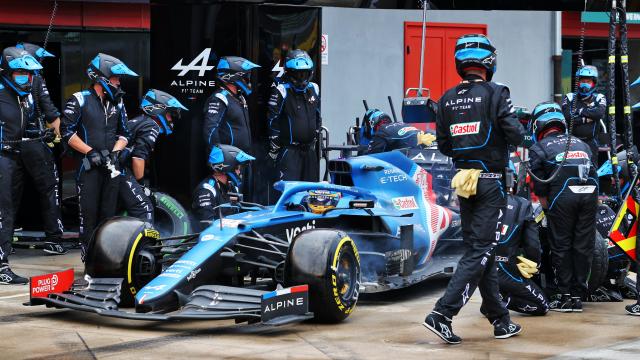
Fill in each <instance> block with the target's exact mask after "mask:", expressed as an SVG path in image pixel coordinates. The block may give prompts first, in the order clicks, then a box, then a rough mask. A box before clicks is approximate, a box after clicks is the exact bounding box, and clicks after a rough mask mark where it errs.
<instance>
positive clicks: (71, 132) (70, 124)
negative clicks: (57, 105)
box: [60, 96, 91, 154]
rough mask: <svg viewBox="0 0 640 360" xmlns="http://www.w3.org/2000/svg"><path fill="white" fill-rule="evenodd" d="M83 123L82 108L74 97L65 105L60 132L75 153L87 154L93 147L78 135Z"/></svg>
mask: <svg viewBox="0 0 640 360" xmlns="http://www.w3.org/2000/svg"><path fill="white" fill-rule="evenodd" d="M81 123H82V108H81V107H80V103H79V102H78V99H77V98H76V97H75V96H72V97H71V98H70V99H69V100H68V101H67V104H66V105H65V108H64V114H63V115H62V122H61V125H60V131H61V133H62V139H63V140H64V141H65V142H67V144H69V146H70V147H71V148H72V149H74V150H75V151H77V152H79V153H81V154H87V153H88V152H89V151H91V146H89V145H87V144H86V143H85V142H84V141H82V139H81V138H80V137H79V136H78V134H77V133H76V131H77V129H78V126H79V125H80V124H81Z"/></svg>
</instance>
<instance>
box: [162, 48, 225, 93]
mask: <svg viewBox="0 0 640 360" xmlns="http://www.w3.org/2000/svg"><path fill="white" fill-rule="evenodd" d="M210 60H211V48H205V49H204V50H202V52H200V54H198V55H196V56H195V57H194V58H193V60H191V61H189V63H188V64H186V65H185V62H187V60H185V58H181V59H180V60H178V62H176V63H175V65H173V67H171V70H173V71H177V72H178V73H177V74H176V77H175V78H174V79H173V80H172V81H171V87H172V88H176V89H178V91H179V92H180V93H181V94H185V95H200V94H204V93H205V91H206V89H208V88H213V87H214V86H215V84H216V82H215V80H214V79H215V76H214V75H213V74H211V73H210V71H212V70H213V69H214V68H215V65H212V64H210V63H209V61H210Z"/></svg>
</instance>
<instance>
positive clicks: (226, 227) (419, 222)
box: [136, 151, 460, 305]
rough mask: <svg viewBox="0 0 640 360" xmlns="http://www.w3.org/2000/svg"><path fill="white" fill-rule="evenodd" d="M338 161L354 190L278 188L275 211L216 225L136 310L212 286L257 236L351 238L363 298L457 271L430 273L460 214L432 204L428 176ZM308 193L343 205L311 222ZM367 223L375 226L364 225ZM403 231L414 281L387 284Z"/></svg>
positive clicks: (381, 163) (395, 158) (411, 167)
mask: <svg viewBox="0 0 640 360" xmlns="http://www.w3.org/2000/svg"><path fill="white" fill-rule="evenodd" d="M340 161H341V162H342V163H343V164H344V166H348V167H349V168H350V181H352V184H353V185H351V184H349V186H343V185H338V184H334V183H326V182H321V183H311V182H290V181H289V182H279V183H277V184H276V189H277V190H279V191H281V192H282V196H281V197H280V200H279V201H278V202H277V203H276V204H275V205H274V206H270V207H267V208H264V209H259V210H256V211H248V212H243V213H238V214H234V215H230V216H227V217H225V218H224V219H222V220H216V221H214V222H213V223H212V224H211V226H210V227H208V228H207V229H206V230H205V231H203V232H202V233H201V234H200V235H199V240H198V242H197V244H196V245H194V246H193V248H191V249H190V250H189V251H188V252H186V253H185V254H184V255H182V256H181V257H180V258H179V259H178V260H177V261H175V262H174V263H173V264H172V265H171V266H169V267H168V268H166V269H165V270H164V271H163V272H162V273H161V274H160V275H159V276H157V277H156V278H154V279H153V280H152V281H151V282H149V283H148V284H147V285H146V286H144V287H143V288H142V289H140V291H139V292H138V293H137V295H136V303H137V304H138V305H142V304H144V305H147V304H152V303H153V302H155V301H161V300H162V298H163V297H166V296H167V295H168V294H171V293H172V292H173V291H174V290H178V291H185V292H188V291H189V289H192V288H193V287H195V286H199V285H202V284H206V283H207V281H211V277H210V276H207V275H212V274H213V273H214V272H216V271H218V268H219V267H221V261H222V260H220V258H221V257H222V256H221V254H222V253H226V254H234V251H238V248H234V246H236V245H237V241H238V240H237V239H238V237H239V236H240V237H241V236H242V234H249V233H253V232H257V233H267V234H274V235H275V234H278V233H279V234H281V235H280V236H281V237H282V238H285V237H286V238H287V240H288V242H289V243H291V242H292V240H294V239H295V236H296V235H298V234H299V233H300V232H302V231H306V230H310V229H315V228H322V227H323V226H326V227H330V228H335V229H339V230H342V231H344V232H346V233H347V234H348V235H349V236H350V237H351V238H352V239H353V240H354V241H355V243H356V245H357V247H358V251H359V252H360V255H361V258H362V260H361V263H362V264H361V265H362V267H363V283H364V284H365V289H364V291H365V292H366V291H367V290H368V291H371V292H374V291H383V290H386V289H390V288H398V287H403V286H408V285H411V284H413V283H415V282H418V281H421V280H423V279H425V278H426V277H428V276H430V275H432V274H435V273H442V272H443V268H444V267H450V268H452V267H454V266H455V265H454V264H455V263H456V260H457V258H456V257H455V256H452V257H450V259H449V260H447V261H446V265H442V266H437V267H434V268H433V269H431V270H429V269H430V266H429V265H433V264H432V263H433V261H429V260H430V259H432V258H433V255H434V252H435V250H436V244H437V243H438V241H439V238H440V237H441V236H442V235H443V234H445V233H449V234H451V233H452V232H453V233H457V234H459V223H460V221H459V217H458V215H457V214H456V213H455V212H453V211H451V210H449V209H445V208H444V207H441V206H438V205H436V204H434V203H433V202H431V201H429V194H428V192H429V191H430V190H429V188H428V186H427V184H428V183H429V181H428V180H429V174H428V173H427V172H426V171H425V170H424V169H422V168H421V167H420V166H419V165H417V164H416V163H415V162H413V161H411V160H409V159H408V158H407V157H406V156H405V155H404V154H402V153H400V152H397V151H394V152H387V153H381V154H375V155H368V156H360V157H354V158H350V159H346V160H340ZM342 179H343V181H344V177H343V178H342ZM309 190H330V191H336V192H340V193H341V194H342V197H341V199H340V201H339V203H338V205H337V208H336V209H334V210H332V211H329V212H326V213H324V214H314V213H311V212H308V211H305V210H304V209H303V208H301V206H300V204H301V202H302V201H303V198H304V196H305V195H306V194H307V192H308V191H309ZM352 200H372V201H373V202H374V204H375V205H374V207H373V208H370V209H355V208H349V203H350V201H352ZM369 223H371V224H374V225H371V226H370V225H366V224H369ZM406 225H412V226H413V228H412V232H411V233H412V235H413V236H412V239H411V241H410V244H411V248H410V249H409V250H411V255H412V259H413V263H412V266H413V271H412V274H411V275H410V276H406V274H404V275H405V276H400V275H398V274H394V275H389V276H387V277H385V274H384V268H385V261H387V262H388V260H385V259H386V257H388V256H385V254H387V255H388V254H390V253H392V252H393V251H396V250H401V249H402V248H401V241H400V238H401V232H402V231H401V227H403V226H405V227H404V228H406ZM374 227H375V229H374ZM454 237H456V236H453V237H451V238H454ZM457 240H460V239H457ZM405 246H406V243H405ZM458 248H459V247H458ZM227 257H228V256H227ZM369 258H370V259H371V260H370V261H369V260H367V259H369ZM212 264H213V265H212ZM367 269H368V270H367ZM367 271H368V272H367ZM367 284H369V287H367Z"/></svg>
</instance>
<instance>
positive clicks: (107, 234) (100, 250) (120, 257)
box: [85, 216, 162, 307]
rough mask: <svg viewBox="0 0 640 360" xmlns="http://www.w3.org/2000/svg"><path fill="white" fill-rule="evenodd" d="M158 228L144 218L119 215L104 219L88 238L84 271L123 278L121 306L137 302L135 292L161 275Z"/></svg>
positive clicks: (93, 275)
mask: <svg viewBox="0 0 640 360" xmlns="http://www.w3.org/2000/svg"><path fill="white" fill-rule="evenodd" d="M159 238H160V234H159V233H158V231H156V230H155V229H153V228H152V227H151V225H149V223H146V222H144V221H142V220H139V219H136V218H132V217H126V216H118V217H114V218H111V219H109V220H107V221H105V222H103V223H102V224H101V225H100V226H99V227H98V229H97V230H96V231H95V232H94V235H93V237H92V238H91V240H90V241H89V246H88V249H87V257H86V263H85V272H86V274H87V275H89V276H91V277H94V278H122V279H123V283H122V293H121V296H120V306H121V307H131V306H133V305H134V298H135V295H136V293H137V292H138V291H139V290H140V289H141V288H142V287H143V286H144V285H146V284H147V283H148V282H149V281H151V280H152V279H153V278H155V277H156V276H158V275H159V274H160V272H161V269H162V266H161V265H160V264H159V263H158V259H159V250H158V249H157V248H155V247H153V245H157V241H158V239H159Z"/></svg>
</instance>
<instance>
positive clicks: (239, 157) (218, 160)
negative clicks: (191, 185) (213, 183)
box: [208, 144, 256, 186]
mask: <svg viewBox="0 0 640 360" xmlns="http://www.w3.org/2000/svg"><path fill="white" fill-rule="evenodd" d="M255 159H256V158H254V157H253V156H251V155H249V154H247V153H246V152H244V151H242V150H240V149H238V148H237V147H235V146H231V145H224V144H219V145H216V146H214V147H213V148H212V149H211V153H209V160H208V164H209V167H210V168H211V170H213V171H216V172H221V173H226V174H227V175H228V176H229V177H230V178H231V180H232V181H233V182H234V183H235V184H236V185H237V186H240V184H241V178H240V177H239V175H238V174H236V172H235V170H236V169H237V168H238V167H240V166H242V165H246V164H247V163H248V162H250V161H253V160H255Z"/></svg>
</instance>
